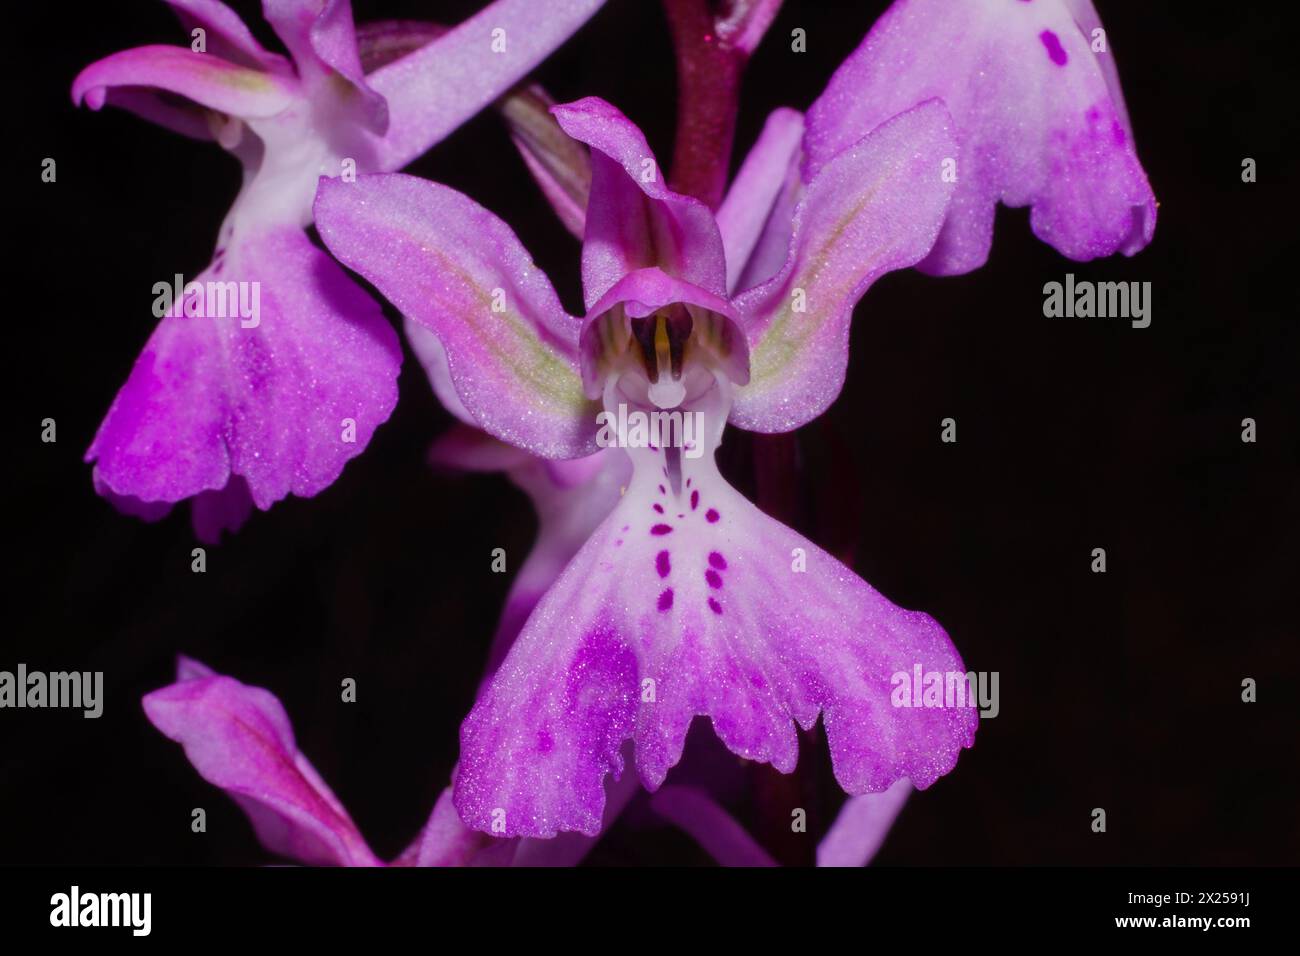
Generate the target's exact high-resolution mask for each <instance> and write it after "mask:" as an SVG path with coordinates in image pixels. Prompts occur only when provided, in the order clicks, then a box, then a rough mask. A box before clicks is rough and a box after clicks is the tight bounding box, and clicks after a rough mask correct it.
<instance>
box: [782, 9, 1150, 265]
mask: <svg viewBox="0 0 1300 956" xmlns="http://www.w3.org/2000/svg"><path fill="white" fill-rule="evenodd" d="M928 97H939V98H941V99H942V100H943V101H944V103H945V104H946V105H947V107H948V110H949V112H951V114H952V118H953V123H954V131H955V135H956V138H957V147H958V148H957V151H955V152H954V153H952V154H950V156H949V157H947V158H949V159H951V160H952V164H951V166H950V167H949V170H950V173H951V175H952V176H953V177H955V180H956V183H957V188H956V191H955V192H954V194H953V200H952V205H951V207H950V208H949V211H948V217H947V220H946V221H945V222H944V227H943V231H942V232H941V233H940V234H939V241H938V242H937V243H936V244H935V247H934V250H933V251H932V252H931V253H930V255H929V256H928V257H927V258H926V259H925V260H924V261H923V262H922V263H920V266H919V268H921V269H922V270H923V271H926V272H930V273H933V274H936V275H953V274H957V273H962V272H969V271H970V270H972V269H976V268H978V267H979V266H981V265H983V264H984V262H985V261H986V260H987V259H988V254H989V247H990V245H991V243H992V240H993V213H994V208H995V206H996V205H997V203H998V202H999V201H1001V202H1003V203H1005V204H1006V205H1008V206H1030V207H1031V212H1030V219H1029V222H1030V226H1031V228H1032V229H1033V231H1034V234H1035V235H1036V236H1038V237H1039V238H1040V239H1042V240H1043V241H1044V242H1046V243H1049V244H1050V245H1051V246H1052V247H1053V248H1055V249H1056V250H1057V251H1058V252H1060V253H1062V254H1063V255H1065V256H1068V257H1069V258H1071V259H1078V260H1087V259H1094V258H1097V257H1099V256H1108V255H1111V254H1112V253H1114V252H1116V251H1119V252H1122V253H1124V255H1128V256H1131V255H1133V254H1134V253H1136V252H1138V251H1140V250H1141V249H1143V248H1145V247H1146V245H1147V244H1148V243H1149V242H1150V241H1151V237H1152V235H1153V234H1154V231H1155V225H1156V200H1155V196H1154V194H1153V193H1152V191H1151V186H1150V184H1149V183H1148V182H1147V177H1146V173H1145V172H1143V170H1142V165H1141V163H1140V162H1138V158H1137V151H1136V149H1135V147H1134V144H1133V128H1132V126H1131V125H1130V124H1129V118H1128V111H1127V109H1126V108H1125V106H1124V94H1123V92H1122V91H1121V89H1120V84H1119V73H1118V70H1117V68H1116V66H1115V56H1114V53H1113V51H1112V50H1111V46H1110V39H1109V37H1108V36H1107V34H1106V32H1105V30H1104V29H1103V28H1102V25H1101V20H1100V18H1099V17H1098V16H1097V11H1096V9H1095V8H1094V7H1093V5H1092V3H1091V0H898V2H896V3H894V4H892V5H891V6H890V8H889V9H888V10H887V11H886V12H885V14H884V15H883V16H882V17H881V18H880V19H879V20H878V21H877V22H876V24H875V26H873V27H872V29H871V32H870V33H869V34H868V35H867V37H866V39H865V40H863V42H862V44H861V45H860V46H859V47H858V49H857V50H856V51H854V53H853V54H852V55H850V56H849V58H848V59H846V60H845V61H844V63H843V64H842V65H841V66H840V68H839V69H838V70H837V71H836V73H835V76H834V77H833V78H832V79H831V82H830V84H829V85H828V86H827V88H826V92H825V93H824V94H823V95H822V96H821V97H820V98H819V99H818V101H817V102H816V103H815V104H814V105H813V107H812V108H811V109H810V110H809V111H808V135H807V142H806V149H807V155H806V157H805V160H804V164H805V165H804V176H805V178H808V179H810V178H812V177H815V176H816V175H817V173H818V171H819V170H820V169H821V168H822V167H824V166H825V165H826V164H827V163H829V162H831V161H832V160H833V159H834V157H835V156H836V155H837V154H838V153H839V152H840V151H841V150H843V149H844V148H845V147H846V146H848V145H850V144H851V143H853V142H855V141H856V140H858V139H860V138H861V137H862V136H863V135H864V134H865V133H867V132H869V131H870V130H872V129H874V128H875V127H876V126H877V125H878V124H880V123H882V122H884V121H885V120H887V119H888V118H889V117H891V116H893V115H894V114H895V113H897V112H899V111H900V110H903V109H906V108H908V107H909V106H911V105H912V104H913V103H917V102H919V101H921V100H923V99H926V98H928Z"/></svg>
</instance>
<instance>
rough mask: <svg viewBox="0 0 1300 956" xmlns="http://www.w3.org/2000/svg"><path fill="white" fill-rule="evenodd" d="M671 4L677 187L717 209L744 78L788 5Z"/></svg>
mask: <svg viewBox="0 0 1300 956" xmlns="http://www.w3.org/2000/svg"><path fill="white" fill-rule="evenodd" d="M663 5H664V12H665V14H667V17H668V26H669V29H670V30H671V31H672V35H673V47H674V49H675V50H676V52H677V141H676V143H675V144H674V148H673V166H672V175H671V177H670V185H671V186H672V188H673V189H674V190H676V191H677V192H680V193H684V194H686V195H688V196H694V197H695V198H696V199H699V200H700V201H702V202H704V203H707V204H708V206H709V208H711V209H717V208H718V205H719V204H720V203H721V202H722V196H723V192H724V191H725V189H726V186H727V173H728V171H729V166H730V163H731V144H732V139H733V138H734V136H735V133H736V111H737V108H738V101H739V96H740V82H741V77H742V76H743V75H744V72H745V64H746V63H747V62H748V61H749V55H750V53H751V52H752V51H753V49H754V47H755V46H756V45H757V44H758V41H759V39H760V38H761V37H762V35H763V33H764V32H765V31H766V30H767V27H768V25H769V24H770V23H771V22H772V18H773V17H774V16H776V12H777V10H778V9H779V8H780V6H781V0H730V2H725V0H724V2H722V3H720V4H719V3H710V2H709V0H663ZM715 7H717V8H719V9H720V12H717V13H715Z"/></svg>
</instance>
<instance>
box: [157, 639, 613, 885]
mask: <svg viewBox="0 0 1300 956" xmlns="http://www.w3.org/2000/svg"><path fill="white" fill-rule="evenodd" d="M142 703H143V706H144V711H145V715H146V716H147V717H148V718H149V720H150V722H151V723H152V724H153V725H154V726H155V727H157V728H158V730H160V731H161V732H162V733H163V734H165V735H166V736H167V737H169V738H171V739H172V740H175V741H176V742H178V743H180V744H181V745H182V746H183V747H184V748H185V754H186V756H187V757H188V758H189V760H190V763H191V764H193V765H194V768H195V770H197V771H198V772H199V775H200V776H201V777H203V779H204V780H206V781H208V783H211V784H213V785H214V786H217V787H220V788H221V789H222V790H224V791H226V793H227V794H228V795H229V796H230V797H231V798H232V799H233V800H234V801H235V802H236V803H237V804H238V805H239V807H240V808H241V809H242V810H243V811H244V813H245V814H246V815H247V816H248V819H249V822H250V823H251V824H252V826H253V830H254V832H255V833H256V834H257V838H258V841H259V842H260V843H261V844H262V845H263V846H264V847H265V848H266V849H267V850H269V851H270V852H271V853H274V854H275V855H277V856H279V857H283V858H285V859H288V860H293V861H295V862H297V863H302V864H306V865H308V866H383V865H385V864H384V862H383V861H382V860H380V859H379V857H378V856H376V855H375V853H374V852H373V851H372V850H371V849H370V847H369V846H368V845H367V843H366V841H365V839H364V838H363V837H362V835H361V833H360V832H359V831H358V830H357V827H356V825H355V824H354V823H353V822H352V819H351V817H350V816H349V815H348V812H347V810H346V809H345V808H344V806H343V805H342V803H340V802H339V800H338V798H337V797H336V796H335V795H334V793H333V792H332V791H331V790H330V788H329V786H328V785H327V784H326V783H325V781H324V780H322V779H321V777H320V774H319V773H317V772H316V769H315V768H314V767H313V766H312V765H311V762H310V761H309V760H308V759H307V758H306V756H305V755H304V754H303V753H302V752H301V751H299V750H298V747H297V744H296V742H295V740H294V734H293V727H292V725H291V724H290V722H289V717H288V715H287V714H286V713H285V710H284V706H283V705H282V704H281V703H280V701H279V700H278V699H277V698H276V696H275V695H274V694H272V693H271V692H270V691H268V690H264V689H262V688H260V687H250V686H248V685H247V684H243V683H241V682H239V681H237V680H235V679H234V678H233V677H227V676H225V675H222V674H218V673H216V672H215V671H213V670H212V669H211V668H209V667H207V666H206V665H204V664H201V663H200V662H198V661H196V660H192V659H190V658H187V657H180V658H179V659H178V660H177V668H176V682H175V683H174V684H169V685H168V686H166V687H163V688H161V689H160V690H156V691H154V692H153V693H151V694H148V695H146V696H145V698H144V700H143V701H142ZM630 795H631V793H630V791H629V790H628V788H626V787H623V788H622V789H621V790H620V789H619V788H617V787H612V788H611V792H610V804H609V809H610V814H611V816H612V815H615V814H617V813H618V812H619V811H620V810H621V809H622V807H623V805H624V804H625V803H626V801H627V799H628V797H630ZM592 843H593V841H592V840H591V839H589V838H587V837H583V836H580V835H578V834H571V835H569V836H567V837H566V838H564V839H560V840H546V841H541V840H510V841H493V840H489V839H487V838H486V837H484V836H483V835H482V834H480V833H477V832H475V831H473V830H470V829H468V828H466V827H465V825H464V824H463V823H461V821H460V818H459V817H458V816H457V815H456V811H455V808H454V807H453V805H452V791H451V789H450V788H448V789H446V790H444V791H443V792H442V794H441V795H440V796H439V798H438V800H437V801H436V803H435V804H434V808H433V811H432V813H431V814H430V816H429V819H428V822H427V823H426V824H425V825H424V827H423V829H422V830H421V832H420V833H419V835H418V836H417V837H416V838H415V840H413V841H412V843H411V844H410V845H409V846H408V847H407V848H406V849H405V850H404V851H403V852H402V853H401V854H399V855H398V856H397V857H396V858H395V859H394V860H393V861H392V862H391V863H389V864H388V865H390V866H572V865H574V864H576V863H578V862H579V861H580V860H581V859H582V857H583V856H584V855H585V854H586V852H587V851H588V850H589V849H590V848H591V845H592Z"/></svg>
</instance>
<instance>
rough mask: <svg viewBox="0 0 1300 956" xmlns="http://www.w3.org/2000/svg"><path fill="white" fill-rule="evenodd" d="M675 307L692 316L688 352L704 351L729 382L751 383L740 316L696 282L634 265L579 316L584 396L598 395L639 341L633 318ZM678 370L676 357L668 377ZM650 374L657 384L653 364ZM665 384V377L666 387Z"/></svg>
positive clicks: (747, 346) (678, 371) (679, 370)
mask: <svg viewBox="0 0 1300 956" xmlns="http://www.w3.org/2000/svg"><path fill="white" fill-rule="evenodd" d="M674 305H676V306H682V307H684V308H685V310H686V312H687V313H688V314H689V316H690V318H691V320H692V323H691V328H690V335H689V349H688V354H699V353H704V355H705V356H707V358H706V359H705V360H706V361H707V362H709V363H710V364H712V365H714V366H716V367H717V368H718V369H719V370H720V371H721V372H722V373H723V374H725V375H726V376H727V378H728V379H729V380H730V381H731V382H732V383H733V384H736V385H744V384H745V383H747V382H748V381H749V344H748V342H747V341H746V339H745V333H744V329H743V327H742V325H741V321H740V314H739V313H738V312H737V311H736V310H735V309H734V308H733V307H732V305H731V303H730V302H728V301H727V300H726V299H724V298H722V297H721V296H718V295H715V294H713V293H712V292H709V291H707V290H705V289H701V288H700V287H699V286H697V285H694V284H692V283H690V282H684V281H682V280H681V279H676V278H673V277H672V276H670V275H668V274H667V273H665V272H663V271H662V270H661V269H658V268H656V267H650V268H646V269H637V270H636V271H634V272H630V273H628V274H627V275H626V276H624V277H623V278H622V279H620V280H619V281H618V282H617V283H615V284H614V286H613V287H612V288H611V289H610V290H609V291H608V292H606V293H605V294H604V295H603V296H601V298H600V300H599V301H598V302H597V303H596V304H595V305H593V306H592V308H591V311H590V312H588V313H587V317H586V318H585V319H584V320H583V323H582V330H581V332H580V333H579V340H578V350H579V354H580V356H581V362H582V384H583V389H584V391H585V392H586V394H587V397H588V398H599V397H600V396H601V394H602V392H603V390H604V385H605V382H604V377H605V375H606V374H607V373H608V372H609V371H610V370H611V366H612V364H613V363H615V362H617V361H618V360H620V359H622V358H623V357H624V356H625V354H626V353H627V350H628V349H629V348H630V347H631V346H632V344H633V342H634V341H635V340H636V339H637V334H636V332H635V331H634V328H633V321H634V320H639V319H645V318H647V317H649V316H653V315H654V314H655V313H656V312H659V311H660V310H661V309H666V308H667V307H670V306H674ZM638 325H640V323H638ZM651 328H653V323H652V324H651ZM678 357H680V352H678ZM647 371H648V370H647ZM682 371H683V370H682V368H681V366H680V363H679V361H674V362H673V366H672V376H671V377H672V379H673V380H676V379H679V378H680V377H681V374H682ZM649 378H650V381H651V382H657V380H658V379H659V378H660V376H659V375H658V374H657V368H656V372H655V373H653V374H649ZM666 382H667V379H665V387H667V385H666Z"/></svg>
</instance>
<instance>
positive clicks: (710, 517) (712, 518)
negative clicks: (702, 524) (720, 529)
mask: <svg viewBox="0 0 1300 956" xmlns="http://www.w3.org/2000/svg"><path fill="white" fill-rule="evenodd" d="M721 517H722V515H720V514H718V512H717V509H715V508H710V509H709V510H708V511H706V512H704V520H705V521H707V522H708V523H709V524H713V523H715V522H716V521H717V520H718V519H719V518H721Z"/></svg>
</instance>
